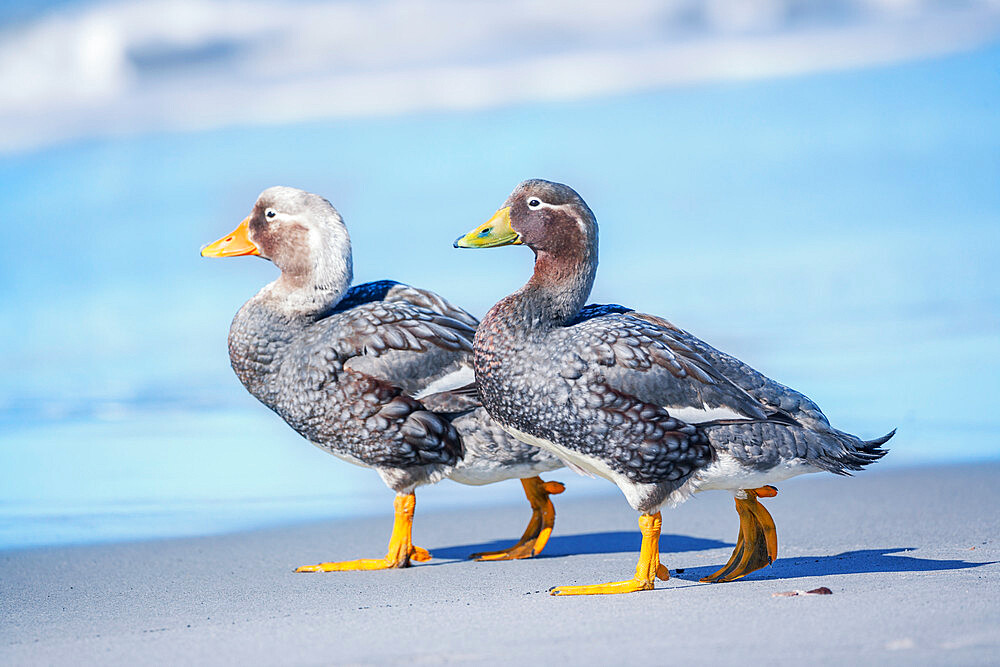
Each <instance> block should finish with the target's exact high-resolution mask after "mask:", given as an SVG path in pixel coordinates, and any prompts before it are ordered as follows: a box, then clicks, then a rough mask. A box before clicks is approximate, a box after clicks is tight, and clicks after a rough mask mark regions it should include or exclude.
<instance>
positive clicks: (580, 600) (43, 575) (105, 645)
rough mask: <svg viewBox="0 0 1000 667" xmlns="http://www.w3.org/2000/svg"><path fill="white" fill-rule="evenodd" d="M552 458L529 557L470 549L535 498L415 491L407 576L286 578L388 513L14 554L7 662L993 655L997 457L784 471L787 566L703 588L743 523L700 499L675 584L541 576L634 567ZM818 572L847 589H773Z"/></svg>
mask: <svg viewBox="0 0 1000 667" xmlns="http://www.w3.org/2000/svg"><path fill="white" fill-rule="evenodd" d="M560 473H561V474H560V475H556V476H555V477H556V478H557V479H562V480H563V481H565V482H566V483H567V485H568V491H567V493H566V494H564V496H563V497H561V498H559V499H558V502H557V507H558V519H557V523H556V532H555V534H554V536H553V538H552V540H551V542H550V544H549V547H548V548H547V550H546V552H545V554H544V557H541V558H536V559H533V560H529V561H517V562H503V563H490V564H486V563H475V562H469V561H467V560H465V557H466V556H467V555H468V554H469V553H471V552H474V551H478V550H482V549H489V548H496V547H497V546H501V545H504V544H506V543H508V542H510V541H513V540H515V539H516V538H517V536H518V535H519V534H520V531H521V529H522V528H523V523H524V521H525V520H526V515H527V508H526V507H525V506H521V505H511V506H505V507H498V508H493V509H475V510H468V511H462V510H460V509H458V508H456V509H455V510H454V511H450V512H437V513H433V512H425V513H422V514H421V513H420V512H419V505H418V514H417V520H416V524H415V530H414V537H415V541H416V543H417V544H419V545H421V546H424V547H426V548H428V549H430V550H431V552H432V554H433V555H434V556H435V558H434V560H432V561H431V562H430V563H427V564H421V565H417V566H415V567H413V568H410V569H408V570H399V571H382V572H352V573H329V574H310V575H306V574H294V573H293V572H292V568H293V567H294V566H296V565H302V564H308V563H314V562H319V561H321V560H330V559H345V558H350V557H358V556H376V555H379V554H381V553H382V552H383V551H384V547H385V542H386V539H387V536H388V532H389V525H390V521H391V520H390V517H389V516H388V515H386V516H385V517H380V518H378V519H374V520H348V521H335V522H321V523H310V524H300V525H295V526H288V527H283V528H280V529H270V530H266V531H257V532H250V533H241V534H231V535H222V536H214V537H203V538H191V539H173V540H160V541H150V542H139V543H127V544H112V545H100V546H77V547H60V548H47V549H32V550H19V551H8V552H4V553H2V554H0V663H3V664H6V665H22V664H53V665H69V664H73V665H79V664H113V665H118V664H149V663H156V664H236V663H238V664H361V665H367V664H399V663H406V664H441V663H457V664H488V663H496V662H497V661H499V660H503V661H505V662H507V661H509V662H523V663H525V664H527V663H533V664H552V663H554V662H556V661H563V662H569V663H572V664H600V663H611V662H619V663H620V662H622V661H626V660H627V661H644V663H645V664H666V663H681V662H683V663H685V664H711V663H716V664H718V663H723V662H727V663H732V662H735V661H739V662H750V663H758V664H760V663H761V662H766V663H768V664H774V663H777V664H791V663H797V662H807V663H810V664H814V663H845V662H850V663H864V664H870V663H876V662H878V663H882V664H913V663H938V664H944V663H947V664H990V663H992V664H996V663H997V662H998V661H1000V604H998V602H997V600H998V594H1000V544H998V536H1000V513H998V512H997V508H998V507H1000V490H998V487H997V480H998V479H1000V464H997V463H989V464H982V465H966V466H955V467H946V468H943V469H940V468H929V467H927V468H912V469H900V470H888V471H884V472H877V471H875V472H870V473H865V474H861V475H860V476H858V477H856V478H853V479H840V478H835V477H833V476H830V475H824V476H820V475H813V476H811V477H806V478H798V479H796V480H792V481H790V482H789V483H786V484H785V485H784V486H782V487H781V489H780V494H779V496H778V497H777V498H774V499H771V500H769V501H768V502H767V506H768V507H769V508H770V511H771V513H772V514H773V516H774V518H775V522H776V524H777V526H778V535H779V560H778V561H777V562H776V563H775V564H774V565H772V566H771V567H769V568H766V569H765V570H762V571H760V572H757V573H755V574H753V575H751V576H750V577H749V578H747V579H746V580H743V581H738V582H735V583H730V584H713V585H709V584H700V583H698V578H699V577H701V576H704V575H706V574H708V573H709V572H711V571H713V570H714V569H716V568H718V567H719V566H720V565H721V564H722V563H724V562H725V561H726V559H727V558H728V556H729V552H730V550H731V548H732V543H733V541H734V539H735V537H736V530H737V517H736V513H735V511H733V508H732V500H731V499H730V498H728V497H726V496H725V495H724V494H722V493H720V492H712V493H706V494H702V495H700V496H698V497H696V498H695V499H693V500H691V501H689V502H688V503H686V504H684V505H682V506H681V507H679V508H677V509H674V510H670V511H664V522H663V525H664V536H663V539H662V541H661V545H660V548H661V554H662V556H661V557H662V560H663V562H664V563H665V564H666V565H667V566H668V567H669V568H670V572H671V579H670V581H668V582H662V583H659V584H658V587H657V589H656V590H655V591H650V592H645V593H638V594H632V595H622V596H591V597H576V598H553V597H551V596H549V595H548V594H547V593H546V590H547V589H548V588H549V587H550V586H553V585H558V584H574V583H597V582H601V581H609V580H615V579H624V578H627V577H629V576H630V575H631V572H632V570H633V568H634V566H635V560H636V555H637V550H638V545H639V536H638V532H637V530H636V521H635V519H636V517H635V513H634V512H632V511H631V510H630V509H629V508H628V506H627V505H626V503H625V502H624V500H623V499H622V498H621V497H620V496H618V495H613V494H611V493H609V494H608V495H607V496H606V497H601V498H574V497H573V493H572V488H573V481H574V478H575V476H574V475H573V474H572V473H568V472H566V471H560ZM418 498H419V496H418ZM387 500H388V498H387ZM418 502H419V500H418ZM387 505H388V502H387ZM820 586H825V587H828V588H829V589H830V590H831V591H832V592H833V594H832V595H823V596H815V595H814V596H795V597H775V596H774V594H775V593H779V592H784V591H792V590H810V589H815V588H817V587H820Z"/></svg>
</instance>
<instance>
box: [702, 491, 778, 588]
mask: <svg viewBox="0 0 1000 667" xmlns="http://www.w3.org/2000/svg"><path fill="white" fill-rule="evenodd" d="M745 493H746V496H747V497H746V499H742V498H737V499H736V512H737V513H738V514H739V515H740V534H739V537H737V538H736V547H735V548H734V549H733V555H732V556H730V558H729V562H728V563H726V564H725V565H724V566H723V567H722V569H720V570H719V571H717V572H713V573H712V574H710V575H708V576H707V577H702V579H701V580H702V581H703V582H706V583H709V582H711V583H717V582H724V581H736V580H737V579H739V578H741V577H745V576H746V575H748V574H750V573H751V572H754V571H756V570H759V569H761V568H762V567H767V566H768V565H770V564H771V563H773V562H774V559H775V558H777V557H778V532H777V530H776V529H775V527H774V519H772V518H771V514H770V513H769V512H768V511H767V510H766V509H765V508H764V506H763V505H761V504H760V503H759V502H757V498H773V497H774V496H776V495H778V490H777V489H776V488H774V487H773V486H762V487H761V488H759V489H746V490H745Z"/></svg>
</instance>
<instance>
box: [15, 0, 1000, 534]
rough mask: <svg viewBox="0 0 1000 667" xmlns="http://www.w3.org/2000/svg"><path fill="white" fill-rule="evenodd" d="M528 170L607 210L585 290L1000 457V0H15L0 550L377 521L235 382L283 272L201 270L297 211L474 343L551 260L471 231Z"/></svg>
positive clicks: (846, 409)
mask: <svg viewBox="0 0 1000 667" xmlns="http://www.w3.org/2000/svg"><path fill="white" fill-rule="evenodd" d="M530 177H540V178H547V179H551V180H557V181H562V182H565V183H568V184H570V185H571V186H573V187H574V188H576V189H577V190H578V191H579V192H580V193H581V195H582V196H583V197H584V198H585V199H586V200H587V201H588V203H589V204H590V206H591V208H592V209H593V210H594V211H595V213H596V214H597V217H598V220H599V221H600V223H601V234H602V238H601V269H600V271H599V273H598V281H597V286H596V288H595V291H594V294H593V299H592V300H593V301H597V302H618V303H624V304H627V305H629V306H632V307H635V308H638V309H642V310H645V311H648V312H652V313H656V314H659V315H663V316H665V317H667V318H669V319H670V320H672V321H673V322H675V323H676V324H678V325H679V326H682V327H684V328H686V329H688V330H689V331H691V332H693V333H695V334H697V335H699V336H701V337H702V338H704V339H706V340H707V341H709V342H710V343H712V344H714V345H716V346H717V347H721V348H723V349H725V350H727V351H728V352H730V353H733V354H735V355H737V356H739V357H741V358H742V359H744V360H745V361H747V362H749V363H751V364H752V365H753V366H755V367H757V368H758V369H760V370H762V371H764V372H766V373H767V374H769V375H770V376H771V377H774V378H776V379H778V380H779V381H782V382H784V383H786V384H789V385H791V386H794V387H796V388H798V389H801V390H803V391H804V392H806V393H807V394H809V395H810V396H811V397H812V398H814V399H815V400H816V401H817V402H818V403H819V404H820V405H821V406H822V407H823V408H824V410H825V411H826V413H827V415H828V416H829V417H830V418H831V420H832V421H833V422H834V423H835V424H836V425H837V426H839V427H840V428H843V429H845V430H848V431H851V432H854V433H857V434H859V435H862V436H868V437H873V436H877V435H881V434H882V433H884V432H886V431H887V430H889V429H890V428H893V427H899V433H898V435H897V436H896V438H895V439H894V440H893V441H892V443H891V446H892V451H891V453H890V454H889V455H888V456H887V457H886V458H885V459H884V460H883V461H882V462H881V463H879V464H878V465H877V466H876V468H877V469H883V470H885V469H890V468H892V467H898V466H913V465H931V466H933V465H946V464H948V463H951V462H956V461H963V462H968V461H976V460H987V459H996V458H998V457H1000V410H998V409H997V407H996V402H997V399H998V398H1000V251H998V248H1000V2H998V1H997V0H980V1H977V0H967V1H962V0H819V1H815V2H809V1H806V0H713V1H710V2H694V1H692V0H673V1H667V2H649V1H645V0H620V1H618V2H615V3H607V2H603V1H601V2H591V1H585V2H568V1H559V2H545V3H533V2H527V1H517V0H515V1H513V2H492V1H482V2H460V1H458V0H422V1H419V2H403V1H402V0H383V1H380V2H359V1H352V0H344V1H340V2H277V1H259V2H258V1H254V0H197V1H195V0H179V1H170V2H165V1H163V2H158V1H154V2H127V3H126V2H121V3H118V2H95V1H92V0H36V1H27V2H23V1H22V2H10V1H7V0H4V1H3V2H0V206H2V208H0V211H2V215H0V230H2V241H0V549H9V548H19V547H26V546H37V545H45V544H62V543H72V542H94V541H108V540H123V539H138V538H148V537H167V536H175V535H195V534H202V533H210V532H216V531H228V530H237V529H242V528H249V527H255V526H262V525H266V524H269V523H276V522H283V521H298V520H309V519H318V518H324V517H331V516H348V515H365V514H368V515H380V516H382V517H383V518H382V519H380V520H383V521H386V522H388V521H389V519H388V515H389V513H390V502H391V492H390V491H389V490H388V489H386V488H385V486H384V485H383V484H382V482H381V481H380V480H379V479H378V477H377V476H376V475H375V474H374V473H372V472H371V471H368V470H363V469H360V468H356V467H353V466H350V465H348V464H345V463H343V462H341V461H339V460H337V459H335V458H333V457H331V456H329V455H327V454H325V453H323V452H321V451H319V450H317V449H315V448H313V447H311V446H309V445H308V444H307V443H305V442H304V441H303V440H302V439H301V438H300V437H299V436H298V435H296V434H295V433H294V432H293V431H291V429H289V428H288V427H287V426H285V424H284V423H283V422H281V420H280V419H279V418H278V417H277V416H275V415H273V414H272V413H271V412H270V411H268V410H267V409H265V408H264V407H263V406H261V405H259V404H258V403H256V401H255V400H254V399H252V398H251V397H250V396H249V395H248V394H247V393H246V391H245V390H244V389H243V388H242V386H241V385H240V384H239V382H238V381H237V379H236V378H235V376H234V375H233V373H232V371H231V369H230V368H229V361H228V356H227V351H226V335H227V332H228V327H229V322H230V320H231V318H232V316H233V314H234V313H235V312H236V310H237V309H238V308H239V306H240V305H241V304H242V303H243V301H245V300H246V299H247V298H249V297H250V296H251V295H252V294H253V293H254V292H256V291H257V290H258V289H259V288H260V287H261V286H262V285H264V284H265V283H266V282H268V281H270V280H272V279H273V278H274V277H275V276H276V271H275V269H274V267H273V266H271V265H270V264H269V263H267V262H266V261H263V260H260V259H257V258H237V259H228V260H206V259H202V258H200V257H199V256H198V251H199V248H200V247H201V246H202V245H203V244H205V243H207V242H209V241H212V240H214V239H216V238H218V237H219V236H221V235H223V234H225V233H226V232H229V231H230V230H231V229H232V228H233V227H235V226H236V224H237V223H238V222H239V221H240V220H241V219H242V218H243V217H244V216H245V215H247V213H248V212H249V210H250V207H251V206H252V204H253V202H254V200H255V198H256V196H257V194H258V193H259V192H260V191H261V190H263V189H264V188H266V187H268V186H271V185H279V184H280V185H292V186H297V187H301V188H305V189H307V190H311V191H313V192H317V193H320V194H322V195H323V196H325V197H327V198H328V199H330V200H331V201H332V202H333V203H334V205H335V206H337V207H338V209H339V210H340V211H341V213H342V214H343V215H344V217H345V220H346V222H347V224H348V227H349V229H350V231H351V234H352V237H353V241H354V251H355V267H356V273H355V275H356V281H357V282H363V281H368V280H375V279H381V278H394V279H396V280H400V281H404V282H409V283H412V284H415V285H419V286H422V287H427V288H430V289H434V290H437V291H439V292H440V293H442V294H443V295H445V296H446V297H447V298H449V299H451V300H453V301H454V302H455V303H457V304H460V305H462V306H464V307H465V308H466V309H468V310H470V311H471V312H473V313H474V314H476V315H478V316H481V315H482V314H483V313H485V311H486V310H487V309H488V308H489V307H490V306H491V305H492V304H493V303H494V302H495V301H496V300H497V299H499V298H500V297H502V296H504V295H506V294H508V293H509V292H511V291H512V290H514V289H516V288H517V287H518V286H520V285H521V284H522V283H523V282H524V281H525V280H526V279H527V276H528V274H529V272H530V266H531V254H530V252H528V251H527V250H524V249H523V248H507V249H503V250H496V251H492V252H480V253H472V252H460V251H457V250H454V249H452V247H451V242H452V240H453V239H454V238H455V237H456V236H458V235H459V234H461V233H464V232H466V231H468V230H469V229H471V228H472V227H474V226H476V225H478V224H479V223H480V222H482V221H484V220H486V219H487V218H488V217H489V216H490V215H491V214H492V213H493V211H494V210H495V209H496V208H498V207H499V205H500V204H501V203H502V202H503V201H504V199H505V198H506V196H507V194H508V193H509V192H510V190H511V189H513V187H514V186H515V185H516V184H517V183H518V182H519V181H520V180H522V179H525V178H530ZM862 474H877V472H872V473H862ZM550 478H555V479H559V480H562V481H564V482H566V483H567V485H568V491H567V493H569V494H575V493H618V492H617V490H616V489H614V487H613V486H611V485H610V484H608V483H606V482H603V481H599V480H588V479H584V478H580V477H577V476H576V475H575V474H573V473H571V472H568V471H559V472H558V473H556V474H553V475H550ZM844 489H845V491H847V490H849V482H845V486H844ZM418 496H419V500H418V505H419V506H420V507H421V508H428V507H431V508H433V507H438V508H442V507H461V506H464V505H473V504H477V505H484V504H490V503H507V502H523V500H522V494H521V490H520V485H519V484H517V482H516V481H514V482H507V483H503V484H498V485H494V486H491V487H483V488H468V487H461V486H459V485H457V484H454V483H451V482H444V483H442V484H439V485H437V486H434V487H430V488H424V489H422V490H421V491H420V492H419V493H418ZM525 512H526V513H527V507H526V508H525ZM387 527H388V523H387ZM518 530H520V526H512V527H511V535H512V536H515V535H516V532H517V531H518ZM417 532H418V533H419V517H418V527H417ZM498 537H499V536H498Z"/></svg>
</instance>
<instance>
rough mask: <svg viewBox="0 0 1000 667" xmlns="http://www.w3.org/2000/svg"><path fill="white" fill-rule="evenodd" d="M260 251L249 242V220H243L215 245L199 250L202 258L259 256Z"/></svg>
mask: <svg viewBox="0 0 1000 667" xmlns="http://www.w3.org/2000/svg"><path fill="white" fill-rule="evenodd" d="M259 254H260V250H258V249H257V246H255V245H254V244H253V242H252V241H251V240H250V218H249V216H248V217H246V218H244V219H243V222H241V223H240V224H239V226H238V227H237V228H236V229H234V230H233V231H231V232H230V233H229V234H227V235H226V236H223V237H222V238H221V239H219V240H218V241H216V242H215V243H209V244H208V245H207V246H205V247H204V248H202V249H201V256H202V257H239V256H240V255H259Z"/></svg>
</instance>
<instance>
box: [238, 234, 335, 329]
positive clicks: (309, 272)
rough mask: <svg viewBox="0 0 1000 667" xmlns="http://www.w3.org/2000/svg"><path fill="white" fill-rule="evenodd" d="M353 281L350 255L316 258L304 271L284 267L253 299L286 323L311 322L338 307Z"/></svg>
mask: <svg viewBox="0 0 1000 667" xmlns="http://www.w3.org/2000/svg"><path fill="white" fill-rule="evenodd" d="M353 279H354V275H353V266H352V262H351V255H350V252H349V251H348V253H347V256H346V257H343V256H340V255H332V254H331V255H320V256H319V257H318V258H315V259H314V263H310V265H308V266H307V267H306V268H303V269H301V270H296V269H295V268H294V267H286V268H283V269H282V271H281V276H279V277H278V279H277V280H275V281H274V282H273V283H271V284H270V285H267V286H266V287H264V289H262V290H261V291H260V292H258V293H257V296H255V297H254V299H255V300H257V301H258V302H259V303H260V304H261V305H262V306H265V307H266V308H269V309H270V310H273V311H274V312H276V313H279V314H281V315H283V316H285V317H286V318H288V319H289V320H293V321H295V320H301V321H305V322H311V321H314V320H316V319H317V318H319V317H322V316H323V314H325V313H327V312H328V311H329V310H330V309H331V308H333V307H334V306H336V305H337V304H338V303H340V300H341V299H342V298H343V296H344V293H345V292H347V290H348V288H349V287H350V286H351V281H352V280H353Z"/></svg>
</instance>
